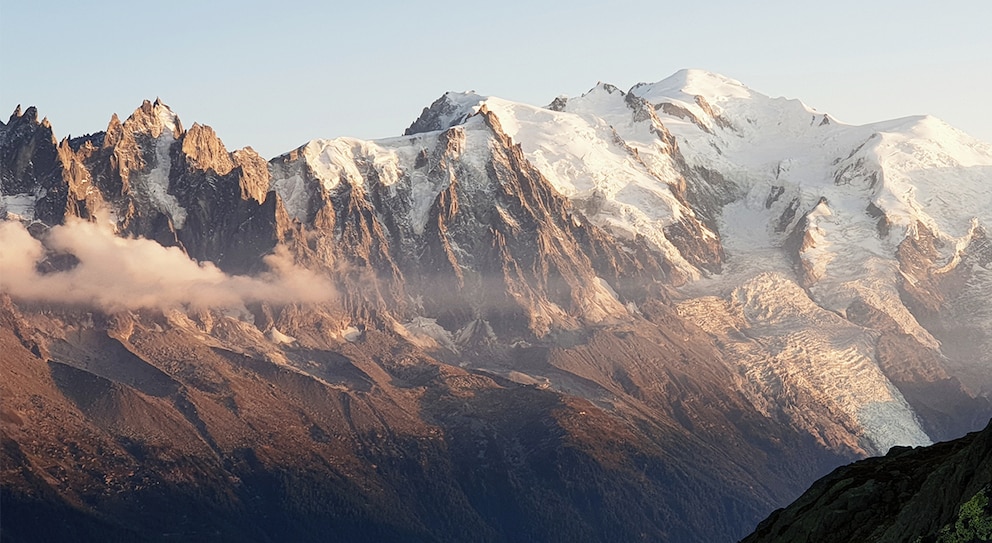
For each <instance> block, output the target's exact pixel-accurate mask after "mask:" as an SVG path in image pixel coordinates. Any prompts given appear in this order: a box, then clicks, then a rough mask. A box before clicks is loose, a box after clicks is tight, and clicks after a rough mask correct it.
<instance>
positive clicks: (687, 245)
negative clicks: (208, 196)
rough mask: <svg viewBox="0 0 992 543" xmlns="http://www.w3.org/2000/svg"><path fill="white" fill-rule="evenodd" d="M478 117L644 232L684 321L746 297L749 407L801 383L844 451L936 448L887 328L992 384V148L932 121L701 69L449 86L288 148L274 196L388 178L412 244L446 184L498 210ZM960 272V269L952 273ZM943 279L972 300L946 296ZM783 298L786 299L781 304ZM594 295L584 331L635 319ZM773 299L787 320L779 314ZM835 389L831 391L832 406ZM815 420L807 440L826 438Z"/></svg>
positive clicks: (572, 191) (576, 200) (551, 175)
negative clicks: (367, 134)
mask: <svg viewBox="0 0 992 543" xmlns="http://www.w3.org/2000/svg"><path fill="white" fill-rule="evenodd" d="M483 114H485V115H486V116H488V117H487V118H489V119H495V122H496V124H497V125H498V127H497V129H496V130H497V131H498V132H501V133H502V134H505V136H507V137H508V138H509V139H510V140H511V141H512V143H513V144H516V145H519V146H520V149H521V150H522V152H523V153H524V156H525V157H526V159H527V161H528V162H529V163H530V164H531V165H532V166H533V167H534V168H536V169H537V170H538V171H539V172H540V173H541V175H542V176H543V177H544V178H545V179H546V181H547V182H548V183H549V184H550V185H551V186H552V187H553V188H554V189H555V190H556V191H557V192H558V193H559V194H561V195H562V196H564V197H566V198H568V199H569V200H570V201H571V202H572V204H573V206H574V208H575V209H577V210H578V211H580V212H581V213H582V216H584V217H586V218H587V219H588V220H589V221H591V222H592V223H593V224H594V225H596V226H599V227H601V228H603V229H604V230H606V231H607V232H610V233H612V234H613V235H615V236H617V238H618V239H619V240H621V243H625V242H624V241H623V240H628V241H633V240H643V241H646V242H647V243H648V244H649V246H650V247H651V248H653V249H654V250H655V251H657V252H658V253H660V254H661V255H663V257H664V259H665V261H667V262H668V263H670V265H671V267H672V269H673V278H674V280H675V282H676V283H677V284H678V283H683V286H682V289H681V291H682V294H683V296H684V297H685V301H684V302H683V303H682V305H681V308H682V309H681V311H682V312H683V313H684V315H686V316H689V317H691V318H695V319H697V320H698V321H699V324H701V325H702V326H703V328H704V329H711V331H712V333H714V334H716V335H719V334H720V333H722V332H720V331H719V329H714V328H712V326H713V325H712V323H711V322H709V320H712V319H713V318H717V317H716V314H715V313H713V311H712V307H710V306H712V304H713V303H714V302H712V300H723V301H722V302H720V304H723V305H721V307H724V306H726V307H728V308H729V309H726V310H725V311H723V312H724V313H726V315H724V316H725V317H726V318H733V319H737V318H739V312H740V311H744V310H742V309H734V308H735V307H739V304H741V303H743V302H741V297H742V296H743V297H744V298H745V299H747V302H746V304H745V306H746V307H747V308H749V309H747V310H746V311H744V313H743V314H744V315H746V318H744V322H745V323H746V324H745V325H742V326H741V327H739V329H738V330H737V331H738V332H740V333H742V334H743V335H744V336H745V337H747V338H750V339H749V340H748V341H749V342H750V343H748V342H745V343H747V345H748V346H747V348H746V349H745V350H746V351H747V352H748V354H747V355H746V356H743V355H742V356H741V357H739V358H738V359H737V362H736V363H737V364H738V365H739V370H740V373H741V375H742V377H743V378H744V380H745V381H746V382H750V383H751V384H750V385H748V386H750V387H752V388H753V390H752V392H753V394H754V396H753V397H754V401H755V402H756V403H757V404H759V405H760V404H762V402H769V401H770V402H773V403H774V402H775V401H777V400H778V399H780V396H781V394H782V391H783V390H786V391H788V390H791V391H797V390H798V391H800V392H797V394H798V395H799V396H801V397H802V398H803V399H801V400H797V401H798V402H799V403H800V404H802V405H805V406H806V408H808V407H809V405H813V404H815V405H819V406H820V407H822V408H823V409H826V410H827V411H828V412H833V413H836V416H835V417H834V418H833V419H832V420H834V421H835V422H837V423H838V424H840V425H841V426H848V430H847V431H849V432H851V433H850V434H846V435H855V436H860V437H859V438H858V439H859V440H860V444H859V443H850V444H849V445H850V447H851V448H855V449H856V448H858V447H859V446H863V447H866V448H867V449H869V450H876V451H884V450H885V449H886V448H887V447H889V446H891V445H894V444H924V443H927V442H929V439H928V437H927V435H926V433H925V432H924V431H923V429H922V428H921V426H920V424H919V423H918V421H917V420H916V418H915V417H916V415H915V414H914V407H913V406H911V405H910V403H907V400H906V399H905V398H903V396H902V394H901V393H900V390H899V389H898V388H897V387H896V386H894V385H893V383H892V382H891V381H890V379H889V378H888V377H887V374H886V371H883V369H881V366H880V360H879V359H878V355H877V354H876V352H875V351H876V344H877V343H878V342H879V341H880V339H879V338H880V337H881V336H882V335H885V334H892V333H897V334H905V335H908V336H909V337H911V338H912V341H913V342H915V343H914V345H916V347H914V348H917V349H919V351H920V352H924V351H925V352H929V353H933V356H935V357H936V359H937V360H940V361H941V362H939V364H940V366H941V368H942V369H941V370H940V371H943V368H945V366H946V368H947V369H949V370H952V371H951V374H952V375H958V376H961V377H969V378H970V379H969V383H970V385H971V386H972V387H973V388H972V390H973V392H985V393H987V392H988V391H989V390H992V377H988V378H986V379H984V380H983V379H981V378H980V376H981V375H983V372H984V374H986V375H989V376H992V369H989V368H992V355H990V354H989V352H988V351H989V350H992V349H989V347H992V340H990V339H989V338H990V337H992V317H990V315H989V312H988V311H985V312H982V311H980V310H978V309H976V303H975V300H979V301H980V302H979V303H978V306H977V307H979V309H980V308H981V307H986V306H992V303H989V304H986V305H982V304H983V303H984V302H985V301H988V302H992V300H990V296H992V294H990V293H992V282H990V280H989V279H988V277H989V276H990V275H992V274H990V273H989V272H988V265H989V264H988V261H987V260H983V259H981V258H976V257H974V254H975V253H976V251H975V250H974V249H973V248H974V247H975V246H976V244H975V243H974V242H975V240H978V239H980V238H981V239H984V238H982V236H983V235H984V232H985V231H986V230H987V229H989V228H990V227H992V211H990V210H992V187H990V183H992V180H990V172H992V146H990V145H989V144H986V143H983V142H979V141H977V140H974V139H973V138H970V137H969V136H967V135H966V134H963V133H961V132H960V131H957V130H955V129H953V128H952V127H950V126H948V125H946V124H945V123H943V122H941V121H939V120H937V119H934V118H932V117H913V118H907V119H899V120H895V121H887V122H880V123H873V124H869V125H863V126H853V125H848V124H845V123H842V122H840V121H838V120H837V119H836V118H834V117H831V116H830V115H827V114H824V113H821V112H817V111H815V110H814V109H812V108H810V107H808V106H807V105H805V104H803V103H802V102H800V101H798V100H789V99H785V98H770V97H768V96H765V95H763V94H760V93H758V92H755V91H753V90H751V89H749V88H747V87H746V86H745V85H743V84H742V83H740V82H738V81H735V80H733V79H730V78H727V77H724V76H721V75H717V74H713V73H709V72H704V71H699V70H683V71H680V72H678V73H676V74H674V75H673V76H671V77H669V78H667V79H665V80H662V81H660V82H657V83H652V84H638V85H635V86H634V87H633V88H632V89H630V90H629V91H627V92H624V91H622V90H620V89H617V88H616V87H614V86H612V85H609V84H605V83H600V84H598V85H596V86H595V87H594V88H593V89H591V90H590V91H589V92H587V93H585V94H583V95H582V96H579V97H576V98H566V97H559V98H557V99H555V100H554V101H553V102H552V103H551V105H549V106H548V107H545V108H540V107H535V106H531V105H527V104H520V103H515V102H510V101H507V100H503V99H500V98H495V97H486V96H480V95H476V94H474V93H447V94H445V95H443V96H442V97H441V98H439V99H438V100H437V101H436V102H435V103H434V104H432V105H431V106H430V107H429V108H425V110H424V112H423V114H422V115H421V116H420V118H418V119H417V121H416V122H415V123H413V125H412V126H411V127H410V129H409V130H408V131H407V135H406V136H403V137H400V138H392V139H387V140H379V141H375V142H366V141H359V140H354V139H347V138H343V139H338V140H316V141H314V142H311V143H310V144H308V145H307V146H305V147H303V148H301V149H300V150H299V151H298V153H299V154H300V155H301V156H302V158H303V159H304V160H303V162H302V163H300V162H292V161H286V160H283V161H274V162H273V166H272V169H273V185H272V186H273V188H275V190H276V191H278V193H279V195H280V196H281V197H282V200H283V202H284V203H286V204H287V206H288V209H289V212H290V214H291V215H292V216H294V217H296V218H297V219H299V220H301V221H303V222H307V221H308V220H312V219H313V213H314V209H311V207H309V206H311V204H312V202H315V201H316V200H314V194H316V193H317V192H320V191H324V192H325V193H333V192H334V191H335V190H339V188H338V187H339V183H341V181H342V180H346V181H347V187H349V189H348V190H350V187H354V186H363V184H365V183H372V184H375V185H378V186H385V187H388V188H389V190H388V191H387V192H388V194H394V195H396V194H398V195H400V197H399V198H398V199H397V200H395V201H393V203H391V204H390V210H391V211H390V213H391V214H394V215H395V214H397V213H398V215H399V216H400V219H399V226H398V228H399V231H400V232H407V233H408V234H401V235H400V238H401V239H400V240H399V241H398V243H399V244H400V245H403V244H404V243H406V242H405V241H404V240H405V239H409V238H411V237H416V236H422V235H423V234H424V228H425V225H426V224H427V223H428V221H429V220H430V217H431V216H432V215H431V214H432V209H433V206H435V204H436V202H437V200H438V198H439V195H440V194H441V193H442V192H443V191H445V190H447V189H448V187H449V186H451V185H452V184H453V183H455V182H457V183H461V184H465V183H468V184H470V185H472V184H473V183H474V184H475V185H477V186H476V187H475V189H476V193H477V194H478V195H479V197H478V198H477V199H476V200H475V203H474V204H473V205H476V206H478V205H482V206H485V205H487V204H486V202H487V198H488V201H491V200H492V196H491V195H492V194H493V190H495V189H494V186H493V185H492V183H491V180H490V179H488V177H487V175H488V174H487V173H486V172H487V168H488V167H489V166H488V165H487V164H489V163H490V161H491V159H492V156H491V154H492V148H493V141H494V140H493V133H492V132H490V131H489V130H488V129H486V125H485V123H484V122H483V120H482V118H481V117H482V115H483ZM492 122H493V121H490V124H491V123H492ZM453 128H456V129H458V130H459V131H460V132H459V134H461V137H462V138H463V139H461V140H459V142H458V145H457V147H458V148H457V153H455V155H451V156H452V157H454V156H457V162H458V166H457V170H458V171H457V172H455V171H454V170H452V171H451V173H450V175H449V178H443V177H438V176H437V175H434V174H431V172H429V171H426V170H425V169H424V168H423V165H424V164H425V161H426V158H425V157H426V156H427V155H428V154H431V153H435V151H434V150H435V149H436V148H437V147H438V146H439V145H440V144H441V143H443V144H444V145H448V143H446V142H447V141H448V139H449V138H448V137H447V136H444V138H442V136H443V135H444V134H446V133H447V131H449V130H450V129H453ZM441 139H444V140H445V142H441V143H439V142H440V140H441ZM302 164H305V166H304V165H302ZM487 194H489V195H490V196H489V197H487V196H486V195H487ZM397 202H400V203H399V204H397ZM460 205H462V206H465V205H466V202H461V204H460ZM490 205H491V204H490ZM920 232H924V234H927V235H930V234H932V237H933V239H934V240H936V241H935V243H933V244H932V245H933V247H934V252H933V254H930V256H929V257H928V258H927V259H924V260H925V261H921V260H920V258H918V257H916V260H913V258H912V257H910V256H907V255H909V254H910V251H908V250H907V249H906V243H908V242H907V240H911V241H913V240H916V239H917V237H919V236H918V233H920ZM926 239H929V238H926ZM914 243H915V241H914ZM917 244H918V243H917ZM928 247H929V245H928ZM969 247H971V248H972V249H971V250H970V253H969ZM456 248H457V247H456ZM924 252H925V251H924ZM917 253H919V251H917ZM913 254H916V253H913ZM921 254H922V253H921ZM927 254H929V253H927ZM968 254H972V255H973V256H972V258H971V259H970V260H969V259H968V258H966V257H967V255H968ZM961 262H965V264H966V265H967V266H968V268H969V270H971V271H968V273H964V272H962V271H961V270H959V273H958V276H960V277H958V276H955V277H958V278H957V279H956V280H955V281H950V280H946V278H947V277H949V275H948V274H949V273H950V272H951V271H953V270H954V269H955V267H956V266H958V265H959V264H960V263H961ZM907 270H916V271H917V273H916V275H913V273H909V272H908V271H907ZM920 270H924V271H925V273H924V271H920ZM921 274H923V275H925V276H926V280H927V281H931V282H933V283H934V286H933V287H932V288H930V287H928V289H929V290H927V289H923V290H925V291H926V292H931V293H934V292H936V294H933V295H934V296H936V297H938V298H940V299H941V300H944V302H942V303H943V305H940V306H939V307H937V308H936V309H935V310H934V311H932V312H931V313H932V314H927V315H923V314H921V311H920V307H923V306H925V305H926V303H928V302H927V300H922V301H920V300H921V299H920V296H916V298H913V295H911V292H912V285H913V284H916V283H918V282H919V281H921V280H922V279H920V277H922V275H921ZM918 276H919V277H918ZM603 283H604V284H605V287H604V288H606V290H612V287H611V285H609V284H608V283H606V282H605V281H604V282H603ZM952 283H953V285H958V286H959V287H960V285H964V287H963V288H965V289H968V292H969V294H967V295H963V296H962V295H961V293H960V288H958V287H956V288H958V290H957V291H955V292H953V293H951V292H950V291H947V292H945V291H946V290H947V289H950V288H952V286H950V285H952ZM928 284H929V283H928ZM907 285H908V286H907ZM613 286H616V285H613ZM755 289H757V290H755ZM941 289H944V290H941ZM937 291H940V292H937ZM749 292H750V293H752V294H747V293H749ZM754 292H761V293H763V294H761V295H757V294H754ZM786 292H788V293H792V294H790V296H791V297H787V298H788V299H790V300H793V301H791V302H787V301H783V300H785V298H781V296H775V295H773V294H774V293H786ZM907 293H910V294H907ZM621 298H622V297H621ZM910 298H912V299H915V300H917V302H912V301H907V300H908V299H910ZM602 299H603V300H606V301H607V302H609V303H606V302H603V303H597V304H596V305H597V309H596V311H594V312H593V313H594V314H596V316H597V317H596V319H593V321H595V322H598V321H602V320H603V319H604V318H606V315H607V314H608V313H609V312H611V311H613V312H617V313H629V312H630V311H631V309H630V308H629V307H628V308H625V307H624V306H623V304H624V303H626V302H627V300H624V299H620V298H618V297H616V296H613V295H610V296H606V295H605V294H604V295H603V296H602ZM727 304H729V305H727ZM783 304H784V305H783ZM852 304H863V305H864V306H866V307H870V308H871V309H872V310H873V311H877V312H879V313H880V314H882V315H884V316H885V319H886V320H885V322H886V323H894V324H892V325H889V324H886V326H887V328H885V329H884V330H882V329H881V328H878V327H876V326H874V325H868V326H867V327H866V325H865V324H864V323H853V322H850V321H848V320H845V319H844V317H845V314H846V312H847V310H848V308H849V307H851V306H852ZM938 305H939V304H938ZM784 307H788V308H790V309H789V310H788V311H786V313H788V314H790V315H792V316H791V317H789V318H784V317H782V311H784V309H783V308H784ZM859 307H861V306H860V305H859ZM706 308H709V309H706ZM556 311H558V310H557V309H554V310H552V313H555V312H556ZM734 315H738V316H737V317H735V316H734ZM972 315H973V318H972ZM422 317H423V318H428V319H429V318H433V317H434V315H430V314H425V315H423V316H422ZM549 318H550V317H549ZM721 318H722V317H721ZM708 319H709V320H708ZM783 319H785V320H783ZM824 319H826V321H825V320H824ZM955 319H956V320H955ZM550 320H551V321H554V320H555V319H554V318H550ZM965 320H966V321H967V323H966V324H967V327H968V329H969V330H971V331H972V332H973V334H972V335H973V336H975V337H977V338H978V339H977V340H975V341H974V342H973V343H974V347H973V348H968V349H964V350H961V349H958V351H956V352H954V353H952V352H950V351H948V349H946V348H945V347H944V343H947V339H948V336H947V334H946V333H945V332H946V330H947V329H951V328H955V326H956V325H955V326H952V325H949V324H947V323H952V322H953V323H957V324H961V323H960V322H958V321H965ZM827 321H829V322H831V323H832V324H830V325H824V324H823V323H824V322H827ZM835 321H836V322H835ZM795 323H803V324H802V325H801V326H800V325H798V324H795ZM817 323H819V324H817ZM935 323H937V324H936V325H935ZM796 326H799V327H800V328H803V329H808V328H816V329H817V331H816V334H813V335H810V333H809V331H808V330H807V331H802V330H798V329H796ZM957 327H958V328H960V326H957ZM718 328H719V327H718ZM859 330H860V331H859ZM450 332H451V333H455V332H456V331H455V330H452V331H450ZM797 334H798V335H797ZM928 356H929V355H928ZM966 358H967V360H965V359H966ZM887 367H888V366H887ZM887 371H889V373H891V372H892V371H894V370H892V369H891V368H888V370H887ZM938 373H939V372H938ZM757 375H763V376H764V377H762V378H760V379H759V378H757V377H756V376H757ZM976 375H977V376H979V378H978V379H974V378H971V377H974V376H976ZM771 376H775V377H774V378H772V377H771ZM769 379H771V380H769ZM773 382H774V383H773ZM844 383H855V385H850V384H844ZM835 386H836V387H837V388H836V394H834V393H829V392H826V395H824V394H825V391H829V390H831V389H833V387H835ZM762 398H764V399H762ZM787 416H794V417H802V416H806V415H802V414H801V413H799V411H796V412H793V413H792V415H787ZM838 421H839V422H838ZM821 423H822V421H821V422H820V423H816V424H812V423H811V424H812V425H811V426H810V431H811V432H813V433H815V434H817V435H820V436H821V438H823V439H825V440H830V439H832V438H831V437H830V436H831V435H833V433H832V431H831V430H830V429H828V428H823V427H817V424H821ZM796 424H797V425H799V426H803V424H801V423H798V422H797V423H796ZM842 433H844V432H842ZM837 439H838V440H840V441H844V440H845V439H848V438H844V437H839V438H837Z"/></svg>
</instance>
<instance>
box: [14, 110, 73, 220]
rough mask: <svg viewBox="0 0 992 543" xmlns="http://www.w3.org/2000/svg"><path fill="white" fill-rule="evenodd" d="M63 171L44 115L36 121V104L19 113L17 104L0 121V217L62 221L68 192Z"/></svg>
mask: <svg viewBox="0 0 992 543" xmlns="http://www.w3.org/2000/svg"><path fill="white" fill-rule="evenodd" d="M62 170H63V163H62V161H61V160H60V156H59V151H58V148H57V145H56V141H55V136H54V135H53V134H52V126H51V124H49V122H48V119H47V118H46V119H42V120H41V121H39V120H38V110H37V109H36V108H35V107H29V108H27V109H26V110H24V111H23V112H22V111H21V107H20V106H18V107H17V109H16V110H15V111H14V113H13V114H11V116H10V119H8V121H7V122H6V123H3V122H0V206H2V207H3V209H0V217H3V216H4V215H6V214H16V215H18V216H24V218H26V219H33V218H35V217H37V218H38V219H39V220H43V221H46V222H49V223H57V222H59V221H61V220H62V217H63V216H64V214H65V212H66V201H67V192H68V191H67V190H66V186H65V183H64V182H63V179H62Z"/></svg>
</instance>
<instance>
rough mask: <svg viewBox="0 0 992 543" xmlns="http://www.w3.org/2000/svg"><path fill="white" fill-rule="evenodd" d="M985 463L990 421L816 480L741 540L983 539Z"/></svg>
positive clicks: (989, 524) (987, 489) (987, 518)
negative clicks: (974, 429)
mask: <svg viewBox="0 0 992 543" xmlns="http://www.w3.org/2000/svg"><path fill="white" fill-rule="evenodd" d="M990 457H992V423H990V424H989V425H988V426H986V428H985V430H983V431H981V432H975V433H972V434H968V435H967V436H965V437H963V438H960V439H956V440H954V441H948V442H944V443H938V444H936V445H932V446H930V447H923V448H916V449H910V448H908V447H894V448H893V449H892V450H891V451H889V454H887V455H886V456H884V457H879V458H871V459H868V460H862V461H860V462H856V463H854V464H851V465H849V466H844V467H841V468H838V469H837V470H835V471H834V472H833V473H831V474H830V475H828V476H826V477H824V478H823V479H820V480H819V481H817V482H816V483H814V484H813V486H812V487H810V489H809V490H808V491H807V492H806V493H805V494H803V495H802V496H801V497H800V498H799V499H798V500H796V501H795V502H794V503H793V504H792V505H790V506H789V507H787V508H785V509H780V510H778V511H775V512H774V513H772V515H771V516H769V517H768V518H767V519H766V520H764V521H763V522H762V523H761V524H759V525H758V528H757V529H756V530H755V532H754V533H753V534H751V535H750V536H748V537H747V538H745V539H744V540H743V541H744V542H746V543H757V542H759V541H767V542H773V541H776V542H777V541H781V542H786V541H788V542H802V541H817V542H823V543H829V542H832V541H836V542H845V543H846V542H848V541H865V542H872V543H883V542H890V541H891V542H903V541H920V542H936V541H939V542H945V541H948V542H949V541H988V540H989V538H990V537H992V506H990V505H989V504H990V501H989V498H990V494H992V464H990V463H989V458H990Z"/></svg>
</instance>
